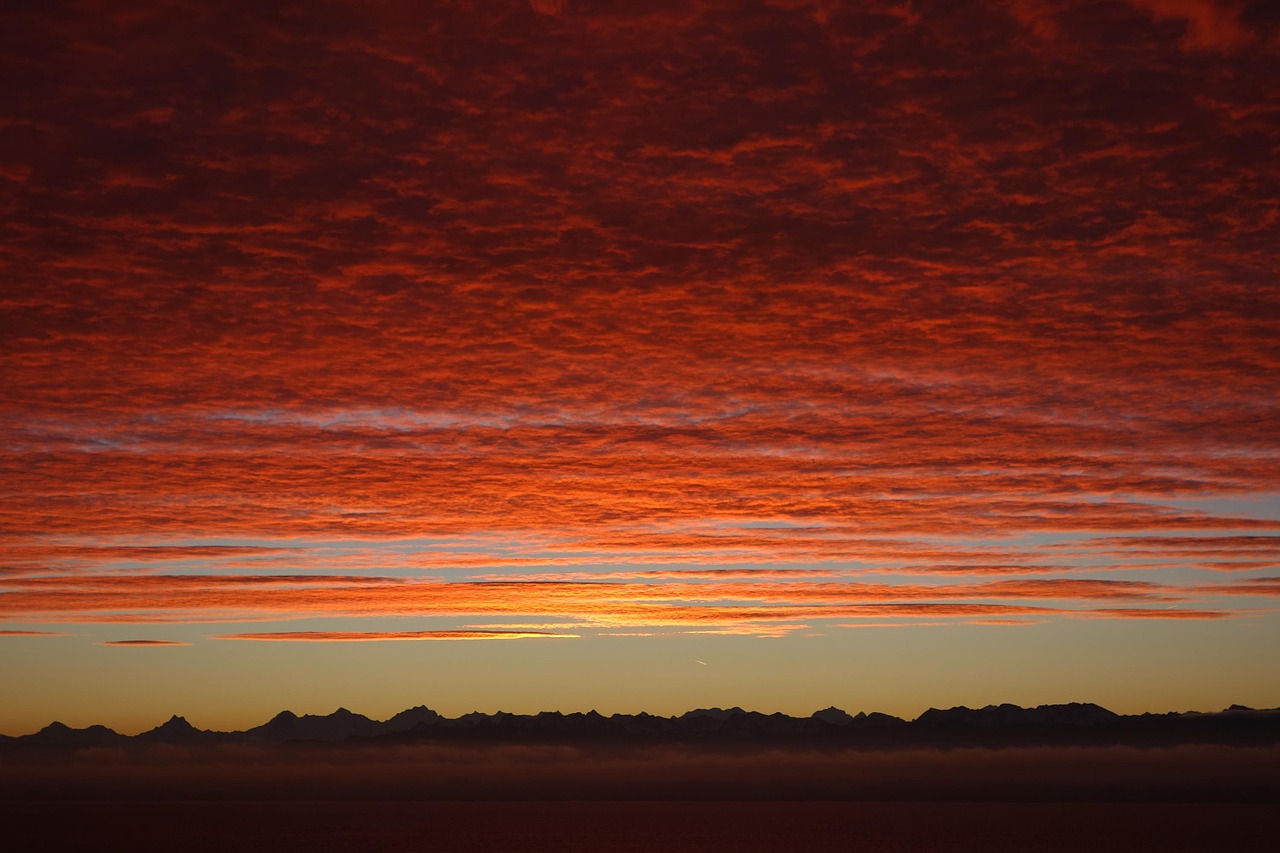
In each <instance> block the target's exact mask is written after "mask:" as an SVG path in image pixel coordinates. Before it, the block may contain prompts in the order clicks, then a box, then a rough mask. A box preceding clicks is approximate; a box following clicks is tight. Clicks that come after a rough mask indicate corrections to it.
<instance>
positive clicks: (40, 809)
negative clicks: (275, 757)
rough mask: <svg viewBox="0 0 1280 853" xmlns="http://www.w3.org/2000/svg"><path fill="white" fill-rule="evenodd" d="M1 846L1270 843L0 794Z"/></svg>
mask: <svg viewBox="0 0 1280 853" xmlns="http://www.w3.org/2000/svg"><path fill="white" fill-rule="evenodd" d="M0 817H2V818H3V819H4V833H3V837H4V847H5V849H7V850H14V851H27V850H32V851H34V850H47V851H62V850H85V851H109V850H134V851H152V850H154V851H166V853H168V851H197V853H198V851H219V853H221V851H295V850H296V851H304V850H305V851H346V850H358V851H374V852H375V853H376V852H377V851H382V853H399V851H431V853H455V852H456V853H481V851H486V853H487V851H513V853H543V851H546V853H551V852H552V851H555V853H576V852H577V851H584V852H585V851H591V853H608V851H618V853H630V851H636V853H639V851H646V853H647V852H648V851H670V853H695V851H696V853H703V851H706V853H711V851H716V853H719V851H734V853H766V851H767V852H768V853H784V851H796V853H799V851H841V853H890V851H893V853H898V851H902V853H934V851H948V853H959V851H974V852H975V853H978V852H979V851H981V853H988V851H1021V853H1037V851H1089V853H1110V851H1116V853H1135V851H1224V853H1248V851H1267V853H1273V851H1275V850H1277V849H1280V820H1278V818H1280V807H1277V806H1276V805H1268V804H1253V805H1249V804H1214V803H1158V804H1152V803H1126V804H1100V803H860V802H854V803H844V802H841V803H836V802H672V801H654V802H640V801H628V802H444V801H434V802H352V801H345V802H337V801H305V802H304V801H276V802H263V801H257V802H238V801H206V802H184V801H165V802H157V801H124V802H104V801H93V802H71V801H64V802H56V801H30V802H20V801H12V800H10V801H8V802H7V803H5V804H4V805H3V807H0Z"/></svg>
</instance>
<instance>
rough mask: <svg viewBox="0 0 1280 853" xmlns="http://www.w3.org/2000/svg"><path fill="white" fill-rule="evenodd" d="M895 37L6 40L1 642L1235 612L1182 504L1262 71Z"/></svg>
mask: <svg viewBox="0 0 1280 853" xmlns="http://www.w3.org/2000/svg"><path fill="white" fill-rule="evenodd" d="M935 5H936V6H937V8H934V9H930V10H928V11H927V12H926V11H914V12H904V11H903V9H902V8H901V6H900V4H897V3H891V2H887V0H886V2H871V3H864V4H856V8H854V7H850V8H841V9H835V8H826V7H823V8H821V9H815V8H807V7H797V6H795V5H793V4H759V3H737V2H724V3H721V2H714V3H712V2H692V3H687V4H680V5H679V6H678V7H676V6H656V7H655V6H652V5H651V4H612V5H608V4H606V5H601V4H585V5H579V4H570V5H566V4H564V3H561V2H555V0H546V2H542V0H539V2H537V3H534V4H533V7H535V8H531V6H530V3H528V2H512V3H485V4H479V5H476V4H470V5H468V6H467V7H466V9H465V10H460V9H452V10H450V9H449V8H448V7H447V6H446V7H441V8H440V10H439V13H438V14H432V15H429V16H426V17H424V16H423V15H422V14H421V13H420V11H416V10H412V9H410V8H409V7H408V6H405V5H403V4H397V3H355V2H349V3H348V2H336V3H331V4H326V6H325V10H324V11H323V12H322V13H320V12H317V13H313V14H308V15H305V16H296V15H293V14H291V13H289V12H287V11H284V12H282V11H280V10H277V9H276V8H275V6H274V5H272V4H263V5H261V7H260V8H258V7H255V8H249V7H247V6H246V7H243V8H237V9H233V10H230V11H228V10H220V9H215V8H213V7H210V8H196V7H192V8H189V9H184V10H183V13H182V14H181V15H179V14H176V13H175V12H174V11H173V9H171V8H170V7H169V6H168V5H167V4H165V3H160V2H154V3H153V2H141V3H139V4H135V5H133V6H131V9H134V11H133V12H131V13H130V14H117V13H115V12H113V11H112V10H111V9H110V8H108V7H107V6H102V5H99V6H89V7H85V8H83V9H81V8H78V7H77V9H76V10H75V12H74V14H73V13H72V12H70V11H68V10H67V8H65V7H63V6H62V5H60V4H26V5H25V6H24V7H23V8H22V9H20V10H16V11H14V12H13V13H12V15H11V16H10V17H11V18H12V20H10V21H7V23H8V24H9V25H10V29H11V30H12V31H13V32H22V33H32V34H37V36H38V37H36V36H33V37H32V38H29V39H26V38H24V39H22V40H20V43H15V44H14V45H12V56H11V57H9V58H8V61H9V63H10V64H11V65H12V66H13V67H14V68H15V69H18V70H19V73H20V77H21V79H22V86H21V89H22V91H23V93H24V97H23V98H21V99H20V101H19V102H15V104H14V105H13V108H12V110H11V111H10V113H9V114H8V115H6V120H5V124H4V127H3V128H0V130H2V131H3V134H4V135H5V150H6V163H5V165H4V166H3V167H0V218H2V220H3V222H4V223H5V225H4V228H5V229H6V230H5V239H4V241H3V248H2V249H0V277H2V279H3V280H4V281H5V282H7V283H9V284H8V286H6V287H5V288H4V289H3V292H2V293H0V311H2V312H3V314H4V316H5V317H6V320H7V321H8V322H7V323H6V330H5V334H4V335H2V336H0V351H2V352H0V358H2V360H3V364H4V381H3V385H4V394H3V395H2V397H3V399H2V400H0V482H3V483H4V493H3V495H2V496H0V586H2V587H3V590H4V591H5V594H4V595H3V596H2V597H0V613H2V614H3V615H4V616H5V617H7V618H11V619H16V618H19V617H23V618H26V617H31V616H38V617H39V618H53V617H55V616H57V617H59V618H66V619H68V620H79V619H91V618H92V619H100V620H103V621H112V620H116V621H119V620H129V619H132V620H136V621H154V620H174V621H181V620H183V619H191V620H200V619H206V620H207V619H211V618H230V617H234V618H245V619H250V618H264V617H268V616H269V617H273V618H287V617H289V616H293V615H314V614H337V613H341V614H349V615H366V614H378V615H388V614H411V615H418V614H431V615H441V616H443V615H464V616H468V617H470V616H473V615H479V614H516V615H523V614H527V615H529V616H530V617H531V618H532V617H538V618H543V617H546V618H552V617H556V618H558V617H560V616H566V617H568V616H573V617H576V618H583V619H588V620H596V621H599V622H604V623H606V624H619V625H660V624H684V622H682V621H681V620H684V621H687V622H692V623H695V624H702V622H703V621H711V622H714V621H715V620H717V619H718V620H721V623H722V627H728V626H730V625H736V624H738V623H739V622H744V621H746V622H749V621H752V620H767V619H769V618H771V615H772V616H775V617H777V621H779V622H781V621H786V620H789V619H790V620H794V619H810V618H825V616H823V617H819V616H814V615H812V614H828V615H829V614H838V613H843V612H844V611H843V610H841V608H851V607H852V608H859V607H868V606H890V605H892V606H908V605H910V606H915V605H917V604H918V605H925V604H929V605H938V606H952V605H953V604H954V605H956V606H959V605H960V604H961V603H967V604H972V605H973V606H977V605H978V604H981V603H982V602H983V601H988V600H989V601H991V602H1009V601H1017V602H1027V601H1033V600H1045V601H1050V600H1052V601H1063V602H1099V601H1131V602H1132V601H1140V602H1150V603H1155V602H1157V601H1159V602H1166V601H1174V600H1177V601H1179V602H1184V601H1186V602H1190V599H1189V596H1199V595H1206V594H1208V593H1202V592H1200V591H1191V590H1185V589H1181V588H1178V587H1174V586H1172V585H1169V584H1162V583H1159V582H1158V581H1159V580H1160V579H1161V573H1163V572H1164V570H1165V569H1168V568H1174V567H1182V566H1187V567H1191V568H1205V569H1213V570H1235V571H1241V572H1246V571H1253V570H1257V569H1265V568H1268V567H1270V566H1272V565H1274V561H1273V560H1272V559H1271V558H1274V557H1276V556H1277V548H1276V540H1280V537H1277V536H1273V535H1270V534H1271V533H1274V532H1275V531H1276V530H1277V528H1278V527H1280V522H1277V521H1275V520H1274V519H1270V518H1265V517H1261V516H1262V514H1261V513H1259V514H1248V513H1243V512H1241V513H1237V512H1231V511H1227V510H1214V509H1209V508H1207V507H1212V506H1213V504H1212V503H1197V501H1210V500H1211V499H1213V498H1216V497H1221V496H1234V497H1241V496H1245V497H1247V496H1254V497H1260V496H1265V495H1268V494H1272V493H1274V491H1275V488H1276V483H1277V482H1280V453H1278V452H1277V451H1278V450H1280V443H1278V441H1277V436H1278V435H1280V430H1278V429H1277V422H1278V418H1280V408H1278V407H1277V402H1276V401H1277V400H1278V399H1280V395H1278V394H1277V393H1276V391H1277V388H1276V383H1275V379H1274V377H1276V376H1277V375H1280V349H1277V345H1276V342H1277V341H1278V340H1280V326H1278V324H1277V318H1280V289H1278V288H1277V287H1276V286H1275V275H1274V248H1273V246H1274V243H1275V235H1274V231H1275V224H1276V212H1275V204H1274V202H1275V197H1276V193H1275V191H1274V187H1275V185H1276V181H1277V178H1278V175H1277V171H1276V163H1278V162H1280V133H1278V132H1277V129H1276V128H1277V124H1276V122H1275V120H1274V117H1275V114H1276V112H1277V110H1278V109H1280V102H1278V101H1277V97H1278V96H1277V94H1276V93H1277V92H1280V80H1278V79H1276V75H1275V72H1274V64H1273V63H1271V62H1269V57H1270V55H1271V53H1270V52H1269V51H1270V48H1271V47H1273V46H1274V45H1273V43H1274V41H1275V31H1274V30H1275V28H1274V26H1273V24H1272V23H1268V22H1267V20H1266V16H1265V15H1261V14H1259V13H1256V12H1255V10H1253V9H1252V8H1249V9H1245V8H1244V7H1241V6H1239V5H1238V4H1233V3H1230V2H1210V0H1134V2H1133V3H1130V4H1124V3H1109V4H1095V6H1096V8H1095V7H1091V8H1090V10H1089V13H1088V14H1087V15H1082V14H1079V13H1078V10H1076V9H1074V7H1073V6H1072V5H1071V4H1063V3H1060V2H1056V0H1045V2H1030V0H1020V2H1018V3H1014V4H952V5H950V6H949V5H947V4H935ZM538 11H541V12H544V13H547V14H538ZM1187 48H1191V49H1192V50H1191V52H1190V53H1188V52H1187ZM1196 506H1199V507H1202V508H1199V509H1197V508H1193V507H1196ZM1067 534H1071V535H1075V534H1083V535H1086V536H1089V537H1092V538H1091V539H1088V540H1085V541H1083V542H1078V541H1077V542H1062V541H1060V540H1061V539H1062V538H1064V537H1065V536H1066V535H1067ZM1050 540H1059V541H1056V542H1054V543H1052V544H1051V549H1047V548H1042V547H1040V546H1038V545H1029V544H1027V543H1029V542H1037V543H1038V542H1045V541H1050ZM226 542H244V543H250V542H254V543H260V544H258V545H249V544H244V545H230V546H229V545H226V544H225V543H226ZM215 543H223V544H215ZM1057 546H1062V547H1057ZM1047 555H1048V556H1051V557H1052V559H1045V558H1046V556H1047ZM1146 556H1151V557H1153V560H1151V561H1148V562H1146V563H1138V562H1134V561H1135V560H1139V559H1141V558H1143V557H1146ZM1182 558H1186V559H1188V560H1189V561H1190V562H1179V560H1181V559H1182ZM134 563H145V564H146V565H147V566H149V567H151V568H153V569H154V570H155V571H156V576H155V578H154V579H153V580H150V581H147V580H140V579H138V578H139V575H138V574H137V572H136V570H137V569H138V567H137V566H134V565H130V564H134ZM176 564H181V565H176ZM595 567H606V568H607V572H606V573H604V574H594V573H592V570H593V568H595ZM415 568H426V569H430V570H433V571H439V572H440V573H441V575H442V576H443V577H445V578H446V579H449V578H452V577H453V575H452V574H450V573H454V572H461V571H466V572H471V573H477V574H480V576H481V577H497V573H499V572H501V571H504V570H527V571H529V572H531V573H536V574H531V575H530V576H529V577H528V579H529V580H532V579H534V578H535V577H537V578H540V579H542V580H565V581H584V580H587V579H589V578H594V579H606V580H613V581H620V582H621V583H616V584H613V583H611V584H586V583H581V584H578V583H567V584H546V585H542V586H535V585H533V584H532V583H526V584H520V585H503V586H498V585H489V586H485V585H479V584H474V585H467V584H460V583H439V582H422V581H421V580H419V579H414V580H412V581H410V580H393V579H391V578H390V577H389V575H391V574H394V573H395V572H397V571H401V570H406V569H415ZM1129 568H1132V569H1145V570H1148V571H1150V572H1154V573H1156V575H1155V577H1156V578H1157V582H1153V583H1152V584H1151V585H1141V584H1121V583H1108V582H1106V581H1099V580H1092V579H1089V578H1088V577H1087V576H1088V575H1090V574H1093V573H1095V572H1099V571H1110V570H1113V569H1129ZM255 569H256V570H266V571H270V572H272V573H273V575H272V576H268V577H260V578H256V579H254V578H251V577H250V576H249V575H247V574H245V573H246V572H249V571H252V570H255ZM114 570H120V572H121V573H115V574H108V573H109V572H110V571H114ZM864 571H875V572H878V573H881V574H884V573H888V572H896V573H902V574H910V575H912V576H913V577H912V578H911V583H906V584H902V583H896V582H886V583H884V584H880V585H869V584H858V583H842V582H841V581H844V580H846V579H848V578H850V577H852V576H855V575H857V574H858V573H861V572H864ZM329 572H342V573H343V576H342V577H323V578H319V579H317V580H314V581H304V580H301V579H300V575H301V574H303V573H311V574H314V575H317V576H319V575H326V574H327V573H329ZM361 572H365V573H367V576H364V575H360V574H359V573H361ZM196 574H199V575H203V576H206V577H196ZM1044 574H1054V575H1059V574H1069V575H1071V577H1070V578H1069V579H1064V578H1043V579H1027V578H1026V576H1027V575H1044ZM209 575H216V576H218V578H220V579H211V578H209V577H207V576H209ZM931 575H932V576H936V577H930V576H931ZM1003 575H1008V576H1016V577H1017V578H1018V579H1017V580H1016V581H1013V580H1011V581H1009V582H1007V583H1002V584H984V583H982V582H981V581H980V580H975V579H980V578H982V577H988V578H993V577H999V576H1003ZM54 576H61V577H66V578H73V579H74V582H67V583H62V582H60V581H58V580H56V578H55V577H54ZM966 576H972V577H966ZM823 578H826V579H829V580H830V581H832V582H831V583H816V582H813V581H816V580H818V579H823ZM939 578H942V579H946V580H948V581H951V580H955V581H957V583H955V584H950V585H941V586H933V585H930V584H929V583H927V582H928V581H932V580H937V579H939ZM888 580H889V579H886V581H888ZM788 581H792V582H793V583H788ZM1240 589H1243V587H1241V588H1240ZM1212 594H1214V595H1217V594H1218V593H1212ZM961 599H969V600H970V601H968V602H961V601H960V600H961ZM973 599H982V601H973ZM1192 603H1193V602H1192ZM1010 606H1021V605H1010ZM1055 612H1057V611H1055ZM1120 612H1121V611H1116V613H1120ZM1126 612H1127V611H1126ZM1134 612H1138V611H1134ZM1142 612H1144V613H1145V612H1147V611H1142ZM1171 612H1172V611H1171ZM1178 612H1182V613H1187V612H1191V611H1178ZM1206 612H1209V611H1206ZM806 613H807V614H810V615H801V614H806ZM770 614H771V615H770Z"/></svg>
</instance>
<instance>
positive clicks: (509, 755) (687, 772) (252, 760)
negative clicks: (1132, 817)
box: [0, 744, 1280, 803]
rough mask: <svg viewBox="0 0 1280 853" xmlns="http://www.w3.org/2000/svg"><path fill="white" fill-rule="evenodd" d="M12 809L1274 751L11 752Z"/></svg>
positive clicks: (1236, 786) (1067, 766)
mask: <svg viewBox="0 0 1280 853" xmlns="http://www.w3.org/2000/svg"><path fill="white" fill-rule="evenodd" d="M0 795H2V796H4V797H6V798H10V799H27V800H33V799H34V800H38V799H85V800H95V799H228V800H244V799H254V800H260V799H266V800H295V799H367V800H407V799H444V800H483V799H494V800H584V799H585V800H623V799H701V800H752V799H760V800H926V801H927V800H951V801H969V802H977V801H1007V802H1014V801H1044V802H1108V801H1116V802H1139V801H1151V802H1160V801H1163V802H1177V801H1205V802H1253V803H1256V802H1280V747H1275V746H1271V747H1228V746H1206V745H1199V746H1177V747H1162V748H1134V747H1035V748H1008V749H977V748H964V749H945V750H944V749H922V750H900V751H856V750H842V751H832V750H805V749H744V748H729V747H673V746H644V747H628V748H584V747H576V746H529V745H522V746H510V745H508V746H503V745H476V746H457V745H438V744H436V745H430V744H411V745H398V746H373V745H367V744H365V745H350V744H334V745H266V744H224V745H217V746H209V745H202V746H175V745H161V744H158V745H152V746H147V747H145V748H131V749H127V750H126V749H117V748H91V749H81V750H77V751H75V752H71V753H67V754H64V755H60V756H47V755H46V756H38V755H30V756H22V755H7V756H4V757H3V763H2V764H0Z"/></svg>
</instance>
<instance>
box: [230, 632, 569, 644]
mask: <svg viewBox="0 0 1280 853" xmlns="http://www.w3.org/2000/svg"><path fill="white" fill-rule="evenodd" d="M578 636H579V635H578V634H554V633H551V632H549V631H273V632H265V633H258V634H225V635H223V636H220V637H214V638H213V639H215V640H264V641H286V642H307V643H347V642H369V641H382V640H529V639H538V638H543V637H561V638H577V637H578Z"/></svg>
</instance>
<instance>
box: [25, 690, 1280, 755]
mask: <svg viewBox="0 0 1280 853" xmlns="http://www.w3.org/2000/svg"><path fill="white" fill-rule="evenodd" d="M413 742H455V743H456V742H463V743H465V742H501V743H584V742H585V743H599V744H609V743H617V744H645V743H664V742H670V743H711V744H714V743H717V742H722V743H732V744H753V743H754V744H760V745H762V746H785V745H788V744H795V745H806V746H807V745H829V746H833V747H838V746H847V747H854V748H870V749H875V748H913V747H951V746H986V747H1000V746H1037V745H1133V746H1168V745H1176V744H1225V745H1264V744H1272V743H1277V742H1280V709H1269V710H1255V709H1252V708H1247V707H1245V706H1242V705H1232V706H1231V707H1229V708H1227V709H1225V710H1222V711H1218V712H1210V713H1200V712H1182V713H1179V712H1172V713H1167V714H1150V713H1148V714H1140V715H1120V714H1116V713H1114V712H1112V711H1109V710H1107V709H1106V708H1103V707H1101V706H1099V705H1095V704H1091V703H1079V702H1072V703H1068V704H1059V705H1040V706H1037V707H1034V708H1023V707H1020V706H1018V705H1009V704H1004V705H987V706H986V707H983V708H967V707H963V706H960V707H954V708H949V709H945V710H944V709H937V708H930V709H929V710H927V711H925V712H924V713H923V714H921V715H920V716H919V717H917V718H916V719H914V720H910V721H908V720H904V719H901V718H899V717H894V716H890V715H888V714H881V713H865V712H860V713H858V714H856V715H852V714H849V713H847V712H846V711H843V710H841V709H839V708H835V707H831V708H825V709H823V710H821V711H816V712H814V713H813V714H811V715H810V716H808V717H792V716H788V715H786V714H781V713H775V714H763V713H760V712H758V711H745V710H743V709H742V708H738V707H733V708H701V709H697V710H693V711H688V712H686V713H684V714H681V715H678V716H672V717H662V716H656V715H653V714H647V713H643V712H642V713H638V714H613V715H611V716H604V715H602V714H599V713H597V712H596V711H588V712H586V713H581V712H573V713H567V714H566V713H562V712H559V711H543V712H541V713H538V714H510V713H506V712H502V711H499V712H497V713H495V714H485V713H480V712H472V713H469V714H464V715H462V716H460V717H456V718H448V717H444V716H442V715H440V714H439V713H437V712H436V711H433V710H431V709H430V708H427V707H425V706H422V705H419V706H417V707H414V708H409V709H406V710H404V711H401V712H400V713H398V714H396V715H395V716H393V717H391V718H389V719H387V720H383V721H378V720H374V719H371V718H369V717H366V716H364V715H362V714H357V713H353V712H352V711H349V710H347V709H346V708H339V709H337V710H336V711H334V712H333V713H331V714H327V715H313V714H304V715H302V716H299V715H297V714H295V713H293V712H292V711H281V712H280V713H279V714H277V715H276V716H274V717H272V718H271V719H270V720H268V721H267V722H266V723H263V724H262V725H260V726H255V727H254V728H250V729H247V730H245V731H233V732H217V731H207V730H204V729H198V728H196V727H194V726H192V725H191V724H190V723H189V722H188V721H187V720H186V719H185V718H184V717H180V716H176V715H175V716H173V717H171V718H170V719H169V720H168V721H167V722H165V723H163V724H161V725H159V726H157V727H155V728H153V729H150V730H148V731H145V732H142V733H140V734H138V735H134V736H128V735H122V734H120V733H118V732H115V731H113V730H111V729H109V728H107V727H106V726H100V725H94V726H89V727H87V728H82V729H76V728H71V727H69V726H66V725H64V724H63V723H60V722H54V723H50V724H49V725H48V726H46V727H44V728H43V729H41V730H40V731H38V732H36V733H34V734H29V735H23V736H20V737H6V736H0V750H52V751H60V750H74V749H84V748H94V747H128V746H131V745H147V744H174V745H202V744H228V743H264V744H352V745H358V744H386V745H391V744H399V743H413Z"/></svg>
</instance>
